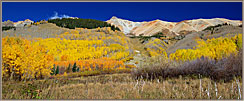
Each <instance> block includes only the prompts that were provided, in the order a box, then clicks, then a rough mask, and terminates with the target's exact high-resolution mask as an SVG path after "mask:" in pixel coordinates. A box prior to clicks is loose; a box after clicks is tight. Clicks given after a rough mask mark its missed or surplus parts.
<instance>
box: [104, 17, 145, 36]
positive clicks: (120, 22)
mask: <svg viewBox="0 0 244 101" xmlns="http://www.w3.org/2000/svg"><path fill="white" fill-rule="evenodd" d="M106 22H108V23H110V24H111V25H114V26H116V27H118V28H119V29H120V30H121V31H122V32H124V34H129V33H130V31H131V30H132V29H133V28H134V27H137V26H139V25H140V24H142V23H143V22H133V21H129V20H124V19H120V18H117V17H115V16H113V17H112V18H111V19H110V20H108V21H106Z"/></svg>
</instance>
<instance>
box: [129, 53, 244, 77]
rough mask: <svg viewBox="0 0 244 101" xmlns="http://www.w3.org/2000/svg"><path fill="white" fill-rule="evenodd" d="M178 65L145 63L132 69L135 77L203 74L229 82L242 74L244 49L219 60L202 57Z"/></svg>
mask: <svg viewBox="0 0 244 101" xmlns="http://www.w3.org/2000/svg"><path fill="white" fill-rule="evenodd" d="M177 65H178V66H177ZM177 65H172V62H168V63H161V64H160V63H159V64H155V65H144V66H142V67H141V68H137V69H135V70H134V71H132V75H133V77H134V78H135V79H139V78H144V79H160V78H161V79H166V78H172V77H180V76H191V77H194V76H198V75H201V76H203V77H209V78H211V79H213V80H215V81H220V80H224V81H226V82H228V81H231V80H232V79H233V78H234V77H238V76H242V51H240V52H238V54H231V55H230V56H229V57H226V58H223V59H220V60H218V61H216V60H212V59H209V58H207V57H202V58H200V59H196V60H194V61H185V62H184V63H182V64H179V63H178V64H177Z"/></svg>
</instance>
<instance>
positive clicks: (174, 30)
mask: <svg viewBox="0 0 244 101" xmlns="http://www.w3.org/2000/svg"><path fill="white" fill-rule="evenodd" d="M107 22H108V23H110V24H112V25H115V26H117V27H119V28H120V30H121V31H122V32H124V33H125V34H132V35H135V36H139V35H144V36H151V35H154V34H156V33H158V32H162V31H163V32H165V33H167V34H171V35H180V34H181V33H182V32H184V31H188V32H190V31H196V32H198V31H202V30H204V29H205V28H207V27H209V26H214V25H218V24H223V23H227V24H230V25H233V26H239V25H241V24H242V21H239V20H229V19H224V18H213V19H193V20H184V21H181V22H167V21H162V20H153V21H149V22H145V21H144V22H133V21H128V20H124V19H120V18H117V17H112V18H111V19H110V20H108V21H107Z"/></svg>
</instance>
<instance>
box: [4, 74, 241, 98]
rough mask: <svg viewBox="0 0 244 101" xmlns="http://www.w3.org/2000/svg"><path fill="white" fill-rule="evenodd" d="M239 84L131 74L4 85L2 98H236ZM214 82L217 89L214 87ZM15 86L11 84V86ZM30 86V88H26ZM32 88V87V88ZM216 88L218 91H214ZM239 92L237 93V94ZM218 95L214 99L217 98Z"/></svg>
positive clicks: (7, 83) (206, 79)
mask: <svg viewBox="0 0 244 101" xmlns="http://www.w3.org/2000/svg"><path fill="white" fill-rule="evenodd" d="M238 81H242V80H239V79H235V81H233V82H228V83H223V82H214V81H212V80H210V79H208V78H201V79H190V78H184V77H182V78H177V79H168V80H163V81H162V80H152V81H150V80H147V81H145V80H143V79H138V80H133V79H132V77H131V75H130V74H112V75H99V76H89V77H79V78H60V79H48V80H36V81H29V82H26V83H24V82H18V83H16V82H15V81H6V82H3V95H2V97H3V99H30V98H31V94H29V95H27V93H26V92H23V89H24V88H29V90H30V91H36V93H37V94H36V95H35V96H34V97H33V95H34V94H33V95H32V97H33V98H37V99H238V98H239V97H240V94H241V93H240V92H242V88H240V86H239V87H238V85H242V82H238ZM215 83H216V86H215ZM13 84H14V85H13ZM28 84H29V85H28ZM30 86H31V87H33V88H31V87H30ZM216 89H217V90H216ZM239 89H240V92H239ZM216 92H217V96H216Z"/></svg>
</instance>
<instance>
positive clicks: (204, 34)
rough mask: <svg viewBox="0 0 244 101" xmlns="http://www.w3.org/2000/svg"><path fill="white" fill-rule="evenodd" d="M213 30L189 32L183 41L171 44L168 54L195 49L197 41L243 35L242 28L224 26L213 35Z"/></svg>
mask: <svg viewBox="0 0 244 101" xmlns="http://www.w3.org/2000/svg"><path fill="white" fill-rule="evenodd" d="M211 32H212V31H211V30H205V31H199V32H189V33H188V35H186V36H185V38H183V39H182V40H179V41H177V42H176V43H175V44H171V46H169V47H168V49H167V51H168V54H170V53H173V52H175V51H176V50H177V49H189V48H193V47H194V46H196V45H197V42H196V39H204V40H207V39H212V38H219V37H227V36H228V37H233V36H235V35H237V34H240V33H241V34H242V33H243V32H242V27H238V26H232V25H224V26H220V27H217V28H215V29H214V30H213V32H214V33H213V34H211Z"/></svg>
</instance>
